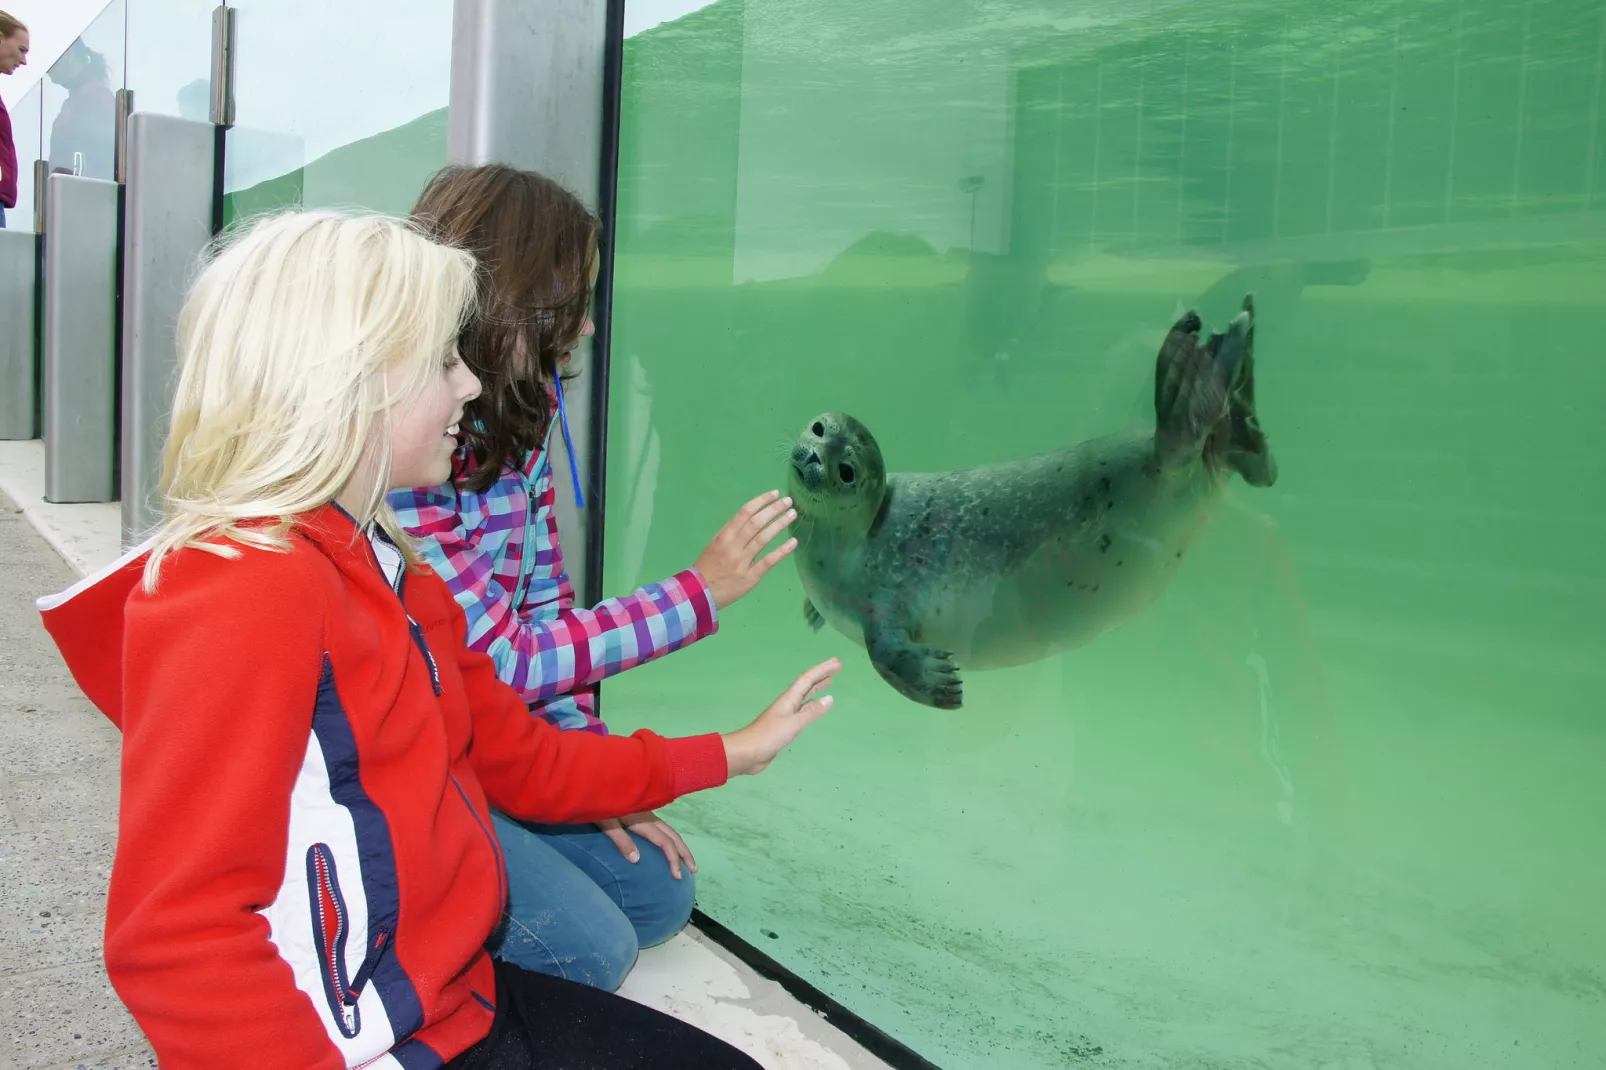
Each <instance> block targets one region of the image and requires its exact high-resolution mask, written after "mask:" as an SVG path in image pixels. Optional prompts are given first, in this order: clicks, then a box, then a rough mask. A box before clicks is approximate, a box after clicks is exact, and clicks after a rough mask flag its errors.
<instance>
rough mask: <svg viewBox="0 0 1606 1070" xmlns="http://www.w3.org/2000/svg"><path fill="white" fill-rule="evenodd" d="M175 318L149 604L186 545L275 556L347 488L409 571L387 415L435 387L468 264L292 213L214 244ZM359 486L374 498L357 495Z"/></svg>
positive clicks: (407, 227) (377, 218) (460, 256)
mask: <svg viewBox="0 0 1606 1070" xmlns="http://www.w3.org/2000/svg"><path fill="white" fill-rule="evenodd" d="M213 254H214V255H212V256H211V257H210V259H209V260H208V261H207V262H206V263H205V264H204V266H203V267H202V269H201V270H200V272H199V274H198V275H197V276H196V278H195V280H194V282H193V283H192V285H191V287H190V291H189V294H188V296H187V297H186V299H185V302H184V308H183V311H182V312H181V314H180V316H179V324H178V352H179V377H178V385H177V389H176V391H175V395H174V398H173V414H172V419H171V424H170V428H169V431H168V438H167V446H166V449H165V450H164V454H163V473H162V497H163V505H164V514H165V519H164V521H163V522H162V524H161V526H160V527H159V528H158V529H157V531H156V534H155V536H154V542H153V544H152V548H151V553H150V558H149V560H148V561H147V562H146V565H145V575H144V584H145V589H146V590H147V591H153V590H155V588H156V582H157V577H158V574H159V572H160V569H161V564H162V560H163V558H164V557H166V555H168V554H170V553H172V552H173V551H174V550H177V549H179V548H181V547H194V548H196V549H201V550H206V551H209V552H211V553H216V554H219V555H221V556H224V557H235V556H238V554H239V547H238V546H236V545H231V544H239V545H244V546H256V547H262V548H266V549H276V550H284V549H287V548H288V547H289V540H288V538H287V537H286V535H287V533H288V532H289V531H290V529H291V528H292V527H293V526H294V524H295V521H296V518H297V517H298V516H300V515H301V514H303V513H306V512H308V511H309V510H312V509H316V508H318V507H320V506H323V505H327V504H328V503H330V502H332V501H334V500H335V498H336V497H337V496H340V495H343V494H345V493H346V492H347V490H348V489H352V490H355V491H360V497H359V496H358V495H357V494H355V493H354V494H352V495H350V496H349V497H350V498H352V499H355V500H358V501H360V502H361V503H362V508H361V509H358V510H355V511H354V515H355V517H356V520H357V521H358V523H359V524H363V525H366V524H368V523H369V522H373V521H377V522H378V523H379V524H380V525H381V526H382V527H383V528H384V530H385V531H386V533H387V534H389V535H390V536H391V537H392V538H393V539H394V540H395V541H396V543H397V545H399V546H401V547H403V548H404V552H406V553H407V554H408V557H409V560H412V555H411V551H410V549H408V540H407V538H406V535H405V533H404V532H403V530H402V528H401V526H400V524H399V523H397V521H396V518H395V516H394V515H393V514H392V513H391V511H390V510H389V508H388V507H386V505H385V492H386V490H387V486H386V475H387V473H388V472H389V470H390V446H389V444H390V427H391V425H390V417H391V414H392V412H393V410H394V409H395V408H396V406H398V405H399V404H401V403H403V402H405V401H407V400H408V399H410V398H412V397H415V396H417V394H418V392H419V391H421V390H422V389H423V388H424V387H425V386H426V385H427V384H428V383H429V382H430V379H431V377H433V376H437V375H440V374H442V373H443V367H444V364H445V361H446V360H447V359H448V358H449V357H450V355H451V354H452V352H453V350H454V347H455V345H456V342H457V337H458V335H459V333H460V332H461V330H462V328H463V326H464V325H465V324H466V322H467V317H468V316H469V315H470V314H471V312H472V309H473V306H474V303H475V298H476V286H477V279H476V267H475V261H474V258H473V256H472V255H471V254H469V253H467V252H464V251H462V250H459V249H454V248H449V247H447V246H445V245H441V244H437V243H435V242H433V241H431V240H430V239H429V238H427V237H426V236H424V234H423V233H422V232H421V231H420V230H419V229H417V228H416V227H415V226H414V225H413V224H410V223H407V222H405V221H403V220H399V219H393V218H390V217H388V216H381V215H371V214H352V213H342V212H332V211H289V212H283V213H278V214H274V215H269V216H265V217H262V218H261V219H259V220H257V221H256V222H254V223H252V224H251V225H250V226H248V227H245V228H243V229H242V230H240V231H239V232H237V233H236V234H234V235H232V236H231V237H229V238H227V239H225V240H221V241H219V242H218V244H217V245H216V246H215V247H214V250H213ZM354 479H357V480H362V481H364V482H367V483H368V484H369V485H367V486H362V485H360V484H357V485H355V486H353V485H352V481H353V480H354Z"/></svg>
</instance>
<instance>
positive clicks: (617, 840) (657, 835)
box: [597, 810, 697, 881]
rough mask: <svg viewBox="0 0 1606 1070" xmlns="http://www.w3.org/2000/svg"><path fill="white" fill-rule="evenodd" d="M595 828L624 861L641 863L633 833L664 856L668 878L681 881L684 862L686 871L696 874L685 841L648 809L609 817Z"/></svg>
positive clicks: (695, 865)
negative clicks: (632, 836)
mask: <svg viewBox="0 0 1606 1070" xmlns="http://www.w3.org/2000/svg"><path fill="white" fill-rule="evenodd" d="M597 828H599V829H601V830H602V833H603V835H605V836H607V837H608V839H610V840H612V841H613V845H614V846H615V847H617V848H619V853H620V854H622V855H624V856H625V859H626V860H627V861H630V862H639V861H641V852H640V851H638V850H636V841H635V840H633V839H631V837H630V833H632V832H634V833H635V834H636V835H637V836H640V837H641V838H642V839H644V840H646V841H647V842H648V843H650V844H652V845H654V846H655V847H657V848H658V849H659V850H660V851H662V852H663V853H664V857H665V858H667V859H668V860H669V875H670V876H672V877H674V878H675V879H676V880H677V881H678V880H680V879H681V877H680V864H681V862H682V861H684V862H685V863H686V868H687V869H689V870H691V871H692V872H693V873H696V872H697V860H696V859H695V858H693V857H692V856H691V848H690V847H687V846H686V841H685V840H683V839H681V838H680V833H678V832H676V831H675V830H674V829H672V828H670V827H669V822H667V821H665V820H664V819H663V818H661V817H659V816H658V815H657V814H655V813H653V812H652V811H651V810H644V811H642V812H641V813H639V814H627V815H626V816H624V817H622V818H619V817H610V818H608V820H606V821H598V822H597Z"/></svg>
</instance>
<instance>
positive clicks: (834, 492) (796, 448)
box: [789, 412, 887, 526]
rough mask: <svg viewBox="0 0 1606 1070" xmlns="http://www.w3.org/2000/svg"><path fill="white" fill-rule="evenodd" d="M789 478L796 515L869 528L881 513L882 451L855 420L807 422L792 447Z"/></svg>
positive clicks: (833, 417) (836, 417)
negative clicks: (854, 523)
mask: <svg viewBox="0 0 1606 1070" xmlns="http://www.w3.org/2000/svg"><path fill="white" fill-rule="evenodd" d="M790 467H791V472H790V475H789V478H790V484H791V492H792V500H793V503H794V504H795V505H796V506H797V511H798V513H799V514H800V515H803V516H809V517H813V518H815V519H817V520H830V519H833V518H835V519H840V520H853V519H856V520H858V521H860V522H861V523H863V524H864V525H866V526H868V525H869V523H870V521H872V520H874V519H875V515H876V513H877V512H878V511H879V510H880V509H881V499H882V498H883V496H885V494H886V490H887V470H886V465H885V463H884V462H883V461H882V459H881V447H880V446H878V445H876V440H875V437H874V436H872V435H871V434H870V431H869V429H868V428H866V427H865V426H864V425H863V424H861V423H860V422H859V421H858V420H855V419H854V418H853V417H851V416H849V415H848V414H847V413H842V412H825V413H821V414H820V415H818V416H816V417H815V418H814V419H812V420H810V421H809V422H808V423H807V424H806V425H805V426H804V427H803V431H802V433H801V434H799V435H798V436H797V441H796V442H795V443H794V444H793V445H792V455H791V458H790Z"/></svg>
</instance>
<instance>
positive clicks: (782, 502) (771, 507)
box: [741, 498, 792, 543]
mask: <svg viewBox="0 0 1606 1070" xmlns="http://www.w3.org/2000/svg"><path fill="white" fill-rule="evenodd" d="M791 506H792V502H791V499H789V498H780V499H777V500H776V501H773V502H771V503H770V504H768V505H766V506H764V507H763V508H762V509H759V510H757V511H756V512H754V513H753V515H752V516H750V517H748V518H747V522H746V523H745V524H744V525H743V526H742V531H741V534H742V535H743V536H745V537H746V541H747V542H748V543H751V542H753V540H755V539H756V538H758V533H759V532H760V531H762V530H764V526H765V525H766V524H770V523H772V522H774V521H775V518H776V517H787V511H788V510H789V509H790V508H791ZM789 520H790V518H789V517H787V520H784V521H782V522H783V523H785V522H789ZM771 538H774V536H773V535H772V536H768V537H766V538H765V539H764V541H765V542H769V541H770V539H771Z"/></svg>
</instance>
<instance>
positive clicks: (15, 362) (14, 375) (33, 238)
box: [0, 230, 39, 439]
mask: <svg viewBox="0 0 1606 1070" xmlns="http://www.w3.org/2000/svg"><path fill="white" fill-rule="evenodd" d="M38 245H39V238H38V236H37V235H36V234H34V233H33V232H32V231H28V230H0V439H26V438H33V437H34V435H35V433H36V429H35V426H34V403H35V400H36V398H37V396H38V393H39V382H38V379H37V377H36V376H35V374H34V361H33V357H34V327H35V324H34V301H35V292H34V291H35V287H36V285H37V274H36V269H37V267H38V259H39V258H38Z"/></svg>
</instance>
